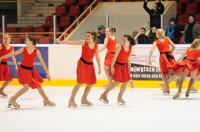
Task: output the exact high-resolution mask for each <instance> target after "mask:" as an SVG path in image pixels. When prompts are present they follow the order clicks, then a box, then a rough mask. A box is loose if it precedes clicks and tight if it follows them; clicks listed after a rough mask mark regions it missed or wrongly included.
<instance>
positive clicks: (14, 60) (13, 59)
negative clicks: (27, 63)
mask: <svg viewBox="0 0 200 132" xmlns="http://www.w3.org/2000/svg"><path fill="white" fill-rule="evenodd" d="M12 53H13V54H14V49H13V50H12ZM11 59H12V62H13V64H14V66H15V70H16V71H17V62H16V59H15V56H12V57H11Z"/></svg>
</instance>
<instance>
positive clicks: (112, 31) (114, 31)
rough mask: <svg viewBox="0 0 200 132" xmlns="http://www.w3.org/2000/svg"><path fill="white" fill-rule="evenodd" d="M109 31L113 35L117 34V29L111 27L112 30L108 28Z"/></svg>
mask: <svg viewBox="0 0 200 132" xmlns="http://www.w3.org/2000/svg"><path fill="white" fill-rule="evenodd" d="M108 30H109V32H111V34H114V33H116V28H114V27H110V28H108Z"/></svg>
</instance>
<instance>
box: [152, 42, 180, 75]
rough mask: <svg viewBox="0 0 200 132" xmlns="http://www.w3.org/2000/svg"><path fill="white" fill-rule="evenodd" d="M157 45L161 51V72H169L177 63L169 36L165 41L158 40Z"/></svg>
mask: <svg viewBox="0 0 200 132" xmlns="http://www.w3.org/2000/svg"><path fill="white" fill-rule="evenodd" d="M156 45H157V48H158V50H159V52H160V59H159V62H160V72H161V73H163V74H168V73H169V70H171V67H172V66H173V65H174V64H175V63H176V61H175V58H174V55H173V54H172V52H171V49H170V42H169V38H165V40H164V42H161V41H160V40H156Z"/></svg>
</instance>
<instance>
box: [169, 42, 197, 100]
mask: <svg viewBox="0 0 200 132" xmlns="http://www.w3.org/2000/svg"><path fill="white" fill-rule="evenodd" d="M185 56H187V58H186V59H184V60H183V61H180V62H178V63H176V64H175V65H174V66H173V68H172V70H173V71H175V72H176V73H181V74H180V78H179V85H178V92H177V93H176V94H175V95H174V97H173V99H177V98H179V97H180V95H181V91H182V86H183V82H184V80H185V78H186V76H187V75H189V76H190V82H189V86H188V89H187V91H186V94H185V96H186V97H189V94H190V90H191V88H192V87H193V84H194V82H195V79H196V78H197V77H198V75H199V69H200V65H199V64H200V62H199V61H200V39H195V40H194V41H193V43H192V45H191V46H190V48H188V49H187V51H186V53H185Z"/></svg>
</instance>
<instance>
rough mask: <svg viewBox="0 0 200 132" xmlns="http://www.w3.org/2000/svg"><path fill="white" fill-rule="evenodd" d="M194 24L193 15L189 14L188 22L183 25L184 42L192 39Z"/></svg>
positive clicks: (189, 42)
mask: <svg viewBox="0 0 200 132" xmlns="http://www.w3.org/2000/svg"><path fill="white" fill-rule="evenodd" d="M194 25H195V21H194V16H189V23H188V24H187V25H186V26H185V28H184V34H183V38H184V43H186V44H191V43H192V42H193V40H194V36H193V30H194Z"/></svg>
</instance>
